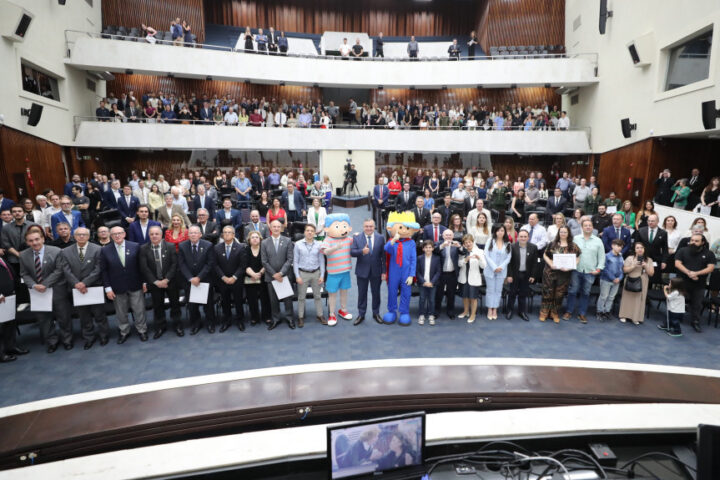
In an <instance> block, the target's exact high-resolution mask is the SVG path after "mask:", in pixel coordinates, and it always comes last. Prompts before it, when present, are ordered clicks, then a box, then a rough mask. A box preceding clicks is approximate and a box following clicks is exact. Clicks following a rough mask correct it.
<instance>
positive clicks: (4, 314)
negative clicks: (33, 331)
mask: <svg viewBox="0 0 720 480" xmlns="http://www.w3.org/2000/svg"><path fill="white" fill-rule="evenodd" d="M15 299H16V297H15V295H10V296H7V297H5V301H4V302H3V303H0V323H4V322H9V321H11V320H15V312H16V310H15Z"/></svg>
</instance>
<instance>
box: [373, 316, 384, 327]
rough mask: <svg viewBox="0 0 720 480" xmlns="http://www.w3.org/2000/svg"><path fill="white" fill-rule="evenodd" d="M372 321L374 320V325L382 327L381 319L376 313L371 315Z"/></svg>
mask: <svg viewBox="0 0 720 480" xmlns="http://www.w3.org/2000/svg"><path fill="white" fill-rule="evenodd" d="M373 320H375V323H379V324H380V325H383V321H382V317H381V316H380V314H378V313H373Z"/></svg>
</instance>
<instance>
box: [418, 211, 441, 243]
mask: <svg viewBox="0 0 720 480" xmlns="http://www.w3.org/2000/svg"><path fill="white" fill-rule="evenodd" d="M430 218H431V221H432V223H431V224H430V225H425V227H423V230H422V232H423V236H422V239H423V240H432V242H433V243H438V242H439V241H440V240H442V234H443V232H444V231H445V230H447V228H445V227H444V226H443V225H442V215H441V214H440V212H433V214H432V216H431V217H430Z"/></svg>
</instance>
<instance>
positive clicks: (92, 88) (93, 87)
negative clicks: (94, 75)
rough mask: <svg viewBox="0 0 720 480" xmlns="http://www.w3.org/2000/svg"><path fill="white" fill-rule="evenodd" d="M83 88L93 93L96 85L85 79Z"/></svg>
mask: <svg viewBox="0 0 720 480" xmlns="http://www.w3.org/2000/svg"><path fill="white" fill-rule="evenodd" d="M85 86H86V87H87V89H88V90H90V91H91V92H94V91H95V86H96V85H95V82H93V81H92V80H90V79H89V78H86V79H85Z"/></svg>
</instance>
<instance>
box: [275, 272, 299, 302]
mask: <svg viewBox="0 0 720 480" xmlns="http://www.w3.org/2000/svg"><path fill="white" fill-rule="evenodd" d="M272 286H273V288H274V289H275V295H277V297H278V300H282V299H283V298H287V297H292V296H293V294H294V293H295V292H293V288H292V285H290V280H288V278H287V277H283V279H282V282H278V281H277V280H273V281H272Z"/></svg>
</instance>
